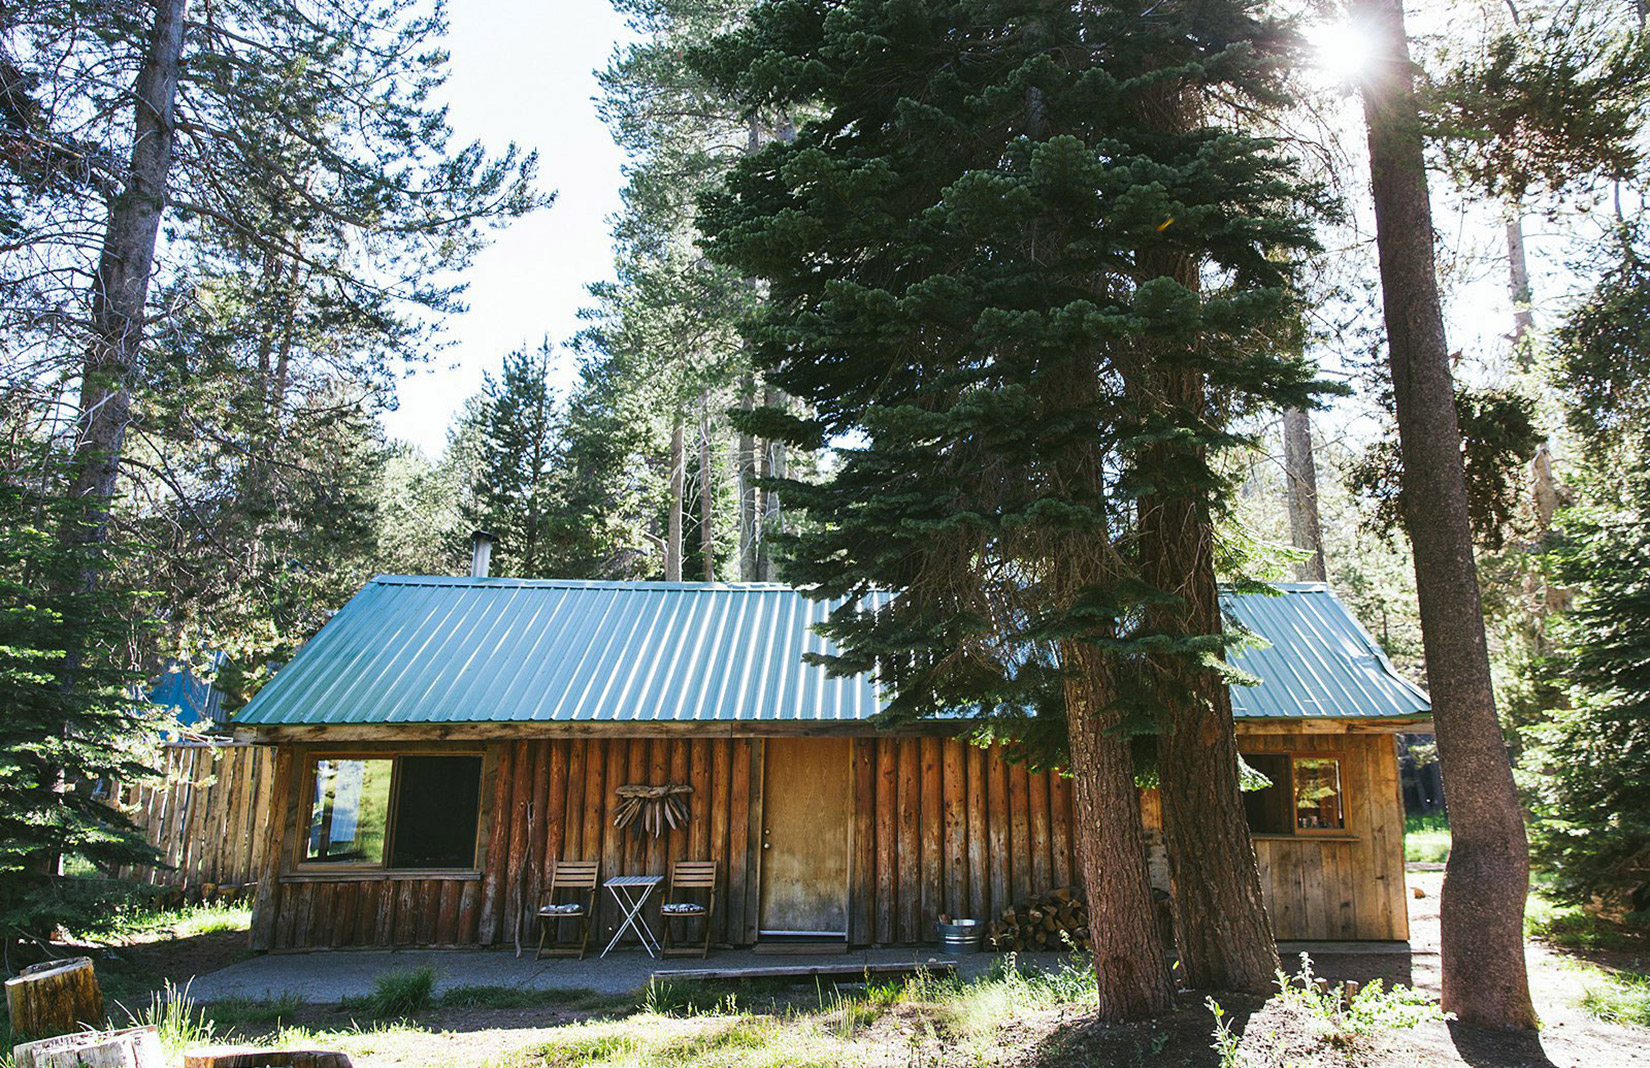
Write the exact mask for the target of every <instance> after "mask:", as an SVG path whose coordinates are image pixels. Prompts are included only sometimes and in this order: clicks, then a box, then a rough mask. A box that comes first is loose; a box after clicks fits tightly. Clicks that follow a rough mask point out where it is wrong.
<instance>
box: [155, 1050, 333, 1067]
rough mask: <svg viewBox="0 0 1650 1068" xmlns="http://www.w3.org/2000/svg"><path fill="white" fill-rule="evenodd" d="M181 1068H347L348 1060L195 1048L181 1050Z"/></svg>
mask: <svg viewBox="0 0 1650 1068" xmlns="http://www.w3.org/2000/svg"><path fill="white" fill-rule="evenodd" d="M183 1068H350V1059H349V1055H348V1054H344V1053H338V1052H336V1051H333V1050H319V1049H255V1048H253V1047H251V1046H196V1047H193V1048H190V1049H187V1050H185V1051H184V1053H183Z"/></svg>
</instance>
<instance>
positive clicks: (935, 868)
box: [914, 738, 945, 942]
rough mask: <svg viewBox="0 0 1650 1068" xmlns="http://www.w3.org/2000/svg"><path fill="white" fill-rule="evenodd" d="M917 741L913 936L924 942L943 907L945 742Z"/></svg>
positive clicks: (934, 740) (934, 739) (937, 740)
mask: <svg viewBox="0 0 1650 1068" xmlns="http://www.w3.org/2000/svg"><path fill="white" fill-rule="evenodd" d="M917 744H918V746H919V747H920V750H921V759H922V814H921V817H920V818H921V829H922V833H921V836H920V837H921V839H922V903H921V908H920V909H919V910H918V911H919V915H918V917H917V931H916V937H915V939H914V940H915V941H918V942H926V941H928V940H929V938H930V937H931V936H932V934H933V931H934V921H935V920H937V919H939V915H940V913H942V912H944V911H945V881H944V873H945V856H944V851H945V847H944V842H945V803H944V797H945V784H944V780H943V779H942V778H941V775H942V774H943V772H942V769H941V759H942V758H941V754H942V753H943V751H944V745H943V744H942V743H941V741H940V739H938V738H921V739H918V741H917Z"/></svg>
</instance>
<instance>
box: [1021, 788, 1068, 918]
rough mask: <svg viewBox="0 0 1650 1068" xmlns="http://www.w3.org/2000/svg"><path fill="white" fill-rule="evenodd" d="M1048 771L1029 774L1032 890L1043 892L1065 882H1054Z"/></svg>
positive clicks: (1038, 892)
mask: <svg viewBox="0 0 1650 1068" xmlns="http://www.w3.org/2000/svg"><path fill="white" fill-rule="evenodd" d="M1051 778H1053V776H1052V775H1050V774H1048V773H1047V772H1039V773H1037V774H1036V775H1031V776H1028V777H1027V779H1026V789H1027V791H1028V792H1029V793H1030V795H1031V821H1030V822H1031V892H1032V893H1033V894H1041V893H1043V892H1044V891H1047V890H1052V889H1053V888H1054V887H1056V886H1062V885H1064V884H1063V883H1056V882H1054V857H1053V852H1054V851H1053V847H1052V845H1051V844H1050V834H1049V808H1050V806H1049V779H1051Z"/></svg>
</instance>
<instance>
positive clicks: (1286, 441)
mask: <svg viewBox="0 0 1650 1068" xmlns="http://www.w3.org/2000/svg"><path fill="white" fill-rule="evenodd" d="M1283 477H1284V485H1285V489H1286V490H1287V492H1288V495H1289V533H1290V540H1291V541H1292V542H1293V543H1294V546H1295V548H1297V549H1304V550H1306V551H1308V552H1310V553H1311V554H1312V555H1311V556H1310V557H1308V558H1307V559H1305V560H1302V561H1301V562H1300V563H1298V564H1296V565H1295V578H1297V579H1298V580H1300V581H1301V582H1328V581H1329V573H1328V568H1327V566H1326V564H1325V561H1324V555H1323V524H1322V523H1321V522H1320V521H1319V519H1318V465H1317V464H1316V463H1315V462H1314V461H1313V455H1312V419H1311V417H1310V416H1308V415H1307V414H1306V412H1304V411H1293V412H1284V413H1283Z"/></svg>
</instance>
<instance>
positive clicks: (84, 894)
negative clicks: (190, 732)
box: [0, 442, 154, 942]
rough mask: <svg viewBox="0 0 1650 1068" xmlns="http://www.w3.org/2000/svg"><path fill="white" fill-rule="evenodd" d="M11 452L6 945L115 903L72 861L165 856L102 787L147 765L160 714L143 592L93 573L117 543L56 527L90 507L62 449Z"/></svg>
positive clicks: (6, 571) (0, 608) (6, 590)
mask: <svg viewBox="0 0 1650 1068" xmlns="http://www.w3.org/2000/svg"><path fill="white" fill-rule="evenodd" d="M9 452H10V455H8V456H7V461H8V463H7V465H6V468H5V470H4V471H0V707H3V708H4V709H5V715H4V716H0V927H3V928H4V930H5V931H6V941H8V942H9V941H11V940H12V939H14V938H15V937H17V936H18V935H19V934H21V935H23V936H25V937H27V936H33V937H36V938H45V937H49V936H50V935H51V933H52V932H53V931H54V930H55V929H56V928H57V926H58V925H59V924H62V923H83V922H85V921H86V920H87V919H88V918H92V917H96V916H97V915H98V913H99V912H100V911H101V910H104V909H107V908H108V905H109V903H108V902H106V901H100V900H97V896H98V895H97V893H96V888H95V887H92V888H88V887H87V886H86V884H85V883H84V882H83V881H76V880H70V879H65V878H63V877H62V875H61V872H62V860H63V858H64V857H67V856H75V857H78V858H81V859H83V860H85V861H88V862H90V863H91V864H93V865H95V866H96V867H98V868H100V869H102V870H104V871H111V870H113V869H114V868H116V867H118V866H120V865H122V864H128V863H147V862H150V861H152V860H153V859H154V855H153V851H152V850H150V849H149V848H148V846H147V845H146V844H145V842H144V840H143V836H142V833H141V832H139V831H138V830H137V829H136V828H135V827H134V826H133V825H132V823H131V821H130V820H128V819H127V818H126V817H125V816H123V815H122V814H120V813H119V812H118V811H117V810H115V809H113V808H111V807H110V806H108V805H107V804H106V803H105V802H104V801H103V800H102V799H100V798H98V797H95V796H93V789H94V787H95V786H96V785H97V784H98V782H99V781H100V780H101V781H103V782H105V783H106V782H107V781H108V780H111V779H120V780H123V781H135V780H138V779H141V778H143V777H144V776H145V775H147V774H148V773H147V771H146V770H145V769H144V768H143V767H142V765H141V762H140V760H139V759H138V756H137V755H136V754H135V753H134V752H133V751H132V748H131V746H133V745H135V744H136V743H137V740H138V739H139V738H140V737H141V735H142V732H143V729H144V728H145V727H146V726H147V725H148V722H149V721H148V718H147V716H146V708H145V706H144V705H143V704H142V702H141V701H140V700H139V699H138V698H137V697H136V696H135V691H136V683H137V681H138V678H139V676H138V674H137V672H136V671H135V670H134V669H135V667H136V664H135V658H134V656H133V648H134V645H135V644H136V643H135V641H134V639H135V637H136V635H135V634H134V633H133V628H132V626H131V624H130V623H129V622H128V621H129V620H131V619H133V618H135V617H136V615H137V613H136V612H135V611H134V607H135V606H134V604H133V601H134V599H135V598H134V597H133V595H132V594H131V593H130V591H126V590H123V589H120V588H118V587H117V586H113V585H111V584H109V583H105V582H100V583H99V584H97V585H96V586H88V585H87V584H86V583H85V576H86V575H88V574H92V575H96V576H98V577H99V578H100V579H101V578H102V577H103V576H104V575H105V573H106V572H107V570H108V567H109V564H110V562H111V561H110V558H109V556H108V551H107V550H105V549H102V548H100V547H97V546H96V545H95V543H91V542H88V541H82V540H78V539H77V540H70V541H67V542H65V541H64V540H62V539H60V538H59V537H58V534H59V532H60V530H61V528H62V526H63V525H64V524H65V523H73V522H76V521H78V515H79V514H78V510H77V507H76V505H75V503H74V502H71V501H68V500H67V499H66V498H65V497H64V496H63V494H62V483H63V480H64V478H65V477H66V472H65V469H64V467H65V465H64V462H63V458H62V457H61V456H56V455H53V454H52V453H51V451H49V450H47V449H44V448H40V447H38V446H37V445H33V444H26V445H24V446H23V447H22V448H18V447H17V445H16V443H15V442H14V443H13V444H12V447H11V449H10V450H9ZM63 591H67V592H63ZM71 656H72V657H73V658H74V659H73V670H74V677H73V681H74V685H72V686H70V685H67V684H66V683H67V682H68V678H67V674H66V673H67V671H68V669H69V666H70V659H69V658H70V657H71Z"/></svg>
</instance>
